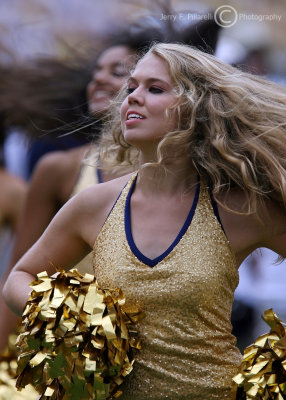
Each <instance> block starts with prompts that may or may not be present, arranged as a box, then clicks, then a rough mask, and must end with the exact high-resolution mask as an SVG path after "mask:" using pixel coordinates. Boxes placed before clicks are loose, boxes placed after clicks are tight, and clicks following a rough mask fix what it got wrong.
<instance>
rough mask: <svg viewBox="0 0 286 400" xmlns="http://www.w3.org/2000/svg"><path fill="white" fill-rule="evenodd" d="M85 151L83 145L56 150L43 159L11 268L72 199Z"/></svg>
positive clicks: (33, 180)
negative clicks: (71, 195)
mask: <svg viewBox="0 0 286 400" xmlns="http://www.w3.org/2000/svg"><path fill="white" fill-rule="evenodd" d="M83 154H84V152H83V150H82V148H80V149H76V150H70V151H65V152H63V151H61V152H53V153H50V154H47V155H46V156H44V157H43V158H42V159H41V160H40V161H39V164H38V165H37V167H36V169H35V171H34V174H33V176H32V179H31V181H30V183H29V190H28V193H27V198H26V201H25V204H24V208H23V211H22V214H21V218H20V221H19V226H18V229H17V235H16V238H15V243H14V246H13V252H12V255H11V262H10V268H11V266H13V265H14V264H15V263H16V262H17V261H18V260H19V258H20V257H21V256H22V255H23V254H24V253H25V252H26V251H27V250H28V249H29V248H30V247H31V246H32V245H33V244H34V243H35V242H36V240H37V239H38V238H39V237H40V236H41V234H42V233H43V232H44V230H45V229H46V227H47V226H48V224H49V223H50V221H51V220H52V218H53V217H54V216H55V214H56V213H57V211H58V210H59V209H60V207H62V206H63V204H64V203H65V202H66V201H68V200H69V196H70V194H71V191H72V188H73V185H74V183H75V181H76V179H77V176H78V173H79V170H80V160H81V158H82V156H83ZM78 155H80V157H79V156H78Z"/></svg>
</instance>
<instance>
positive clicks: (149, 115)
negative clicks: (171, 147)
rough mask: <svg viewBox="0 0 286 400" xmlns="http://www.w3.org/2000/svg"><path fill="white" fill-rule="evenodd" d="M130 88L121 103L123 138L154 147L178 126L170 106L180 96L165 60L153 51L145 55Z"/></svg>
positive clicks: (130, 82)
mask: <svg viewBox="0 0 286 400" xmlns="http://www.w3.org/2000/svg"><path fill="white" fill-rule="evenodd" d="M127 91H128V96H127V97H126V99H125V100H124V102H123V103H122V106H121V125H122V132H123V135H124V139H125V140H126V142H128V143H129V144H132V145H134V146H136V147H138V148H141V149H143V148H144V147H146V146H153V147H154V144H157V143H158V142H159V141H160V140H161V139H162V137H163V136H164V135H165V134H166V133H167V132H169V131H171V130H173V129H175V128H176V126H177V117H176V115H177V114H176V111H175V110H174V109H172V108H171V107H172V106H173V105H174V103H175V102H176V99H177V97H176V95H175V93H174V86H173V83H172V80H171V77H170V74H169V70H168V67H167V64H166V63H165V61H164V60H162V59H161V58H160V57H158V56H156V55H154V54H148V55H147V56H145V57H144V58H143V59H142V60H141V61H140V62H139V63H138V64H137V66H136V68H135V70H134V73H133V74H132V76H131V77H130V78H129V80H128V89H127ZM147 148H148V147H147Z"/></svg>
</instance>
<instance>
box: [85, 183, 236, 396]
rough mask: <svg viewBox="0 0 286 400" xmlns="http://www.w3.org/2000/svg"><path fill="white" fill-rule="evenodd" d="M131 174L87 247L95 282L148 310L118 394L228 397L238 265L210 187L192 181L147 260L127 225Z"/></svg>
mask: <svg viewBox="0 0 286 400" xmlns="http://www.w3.org/2000/svg"><path fill="white" fill-rule="evenodd" d="M135 182H136V179H134V178H133V179H131V180H130V181H129V182H128V184H127V185H126V186H125V188H124V189H123V191H122V193H121V196H120V197H119V199H118V200H117V202H116V204H115V205H114V207H113V209H112V211H111V213H110V214H109V216H108V218H107V219H106V221H105V224H104V226H103V228H102V230H101V232H100V234H99V235H98V237H97V239H96V241H95V244H94V249H93V253H94V256H93V257H94V259H93V263H94V273H95V276H96V278H97V279H98V282H99V284H100V285H101V286H102V287H120V288H121V289H122V290H123V292H124V293H125V296H126V301H127V304H128V303H130V304H132V303H133V304H134V303H137V304H138V305H140V306H141V307H142V308H143V309H144V311H145V313H146V317H145V318H144V319H143V320H142V321H141V322H140V323H139V326H138V329H139V334H140V336H141V338H142V347H143V349H142V350H141V351H140V352H139V353H138V354H137V355H136V361H135V363H134V370H133V371H132V373H131V375H130V376H128V377H127V378H126V381H125V382H124V383H123V384H122V390H123V393H124V394H123V396H122V400H135V399H136V400H143V399H144V400H147V399H148V400H150V399H154V400H155V399H156V400H161V399H172V400H176V399H178V400H184V399H188V400H214V399H215V400H223V399H228V400H230V399H232V395H233V394H232V388H233V383H232V377H233V376H234V375H235V373H236V371H237V367H238V365H239V363H240V361H241V355H240V352H239V350H238V349H237V348H236V346H235V342H236V339H235V338H234V337H233V335H232V334H231V329H232V327H231V323H230V315H231V308H232V302H233V293H234V290H235V288H236V286H237V284H238V272H237V268H236V263H235V257H234V253H233V251H232V249H231V247H230V245H229V242H228V240H227V239H226V236H225V234H224V232H223V229H222V227H221V225H220V223H219V221H218V218H217V217H216V216H215V213H214V208H213V204H212V201H211V199H210V195H209V191H208V188H207V187H206V186H205V185H203V184H201V185H198V187H197V191H196V196H195V199H194V202H193V205H192V207H191V210H190V213H189V215H188V217H187V220H186V223H185V224H184V226H183V228H182V230H181V232H180V234H179V235H178V237H177V238H176V240H175V241H174V243H173V244H172V246H170V248H169V249H168V250H167V251H166V252H164V254H162V256H160V257H158V258H157V259H155V260H149V259H148V258H147V257H145V256H144V255H143V254H141V253H140V251H139V249H137V247H136V245H135V243H134V242H133V239H132V233H131V228H130V214H129V213H130V209H129V207H130V197H131V195H132V191H133V188H134V185H135V184H136V183H135Z"/></svg>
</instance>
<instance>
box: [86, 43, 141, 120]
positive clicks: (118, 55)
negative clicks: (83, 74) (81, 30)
mask: <svg viewBox="0 0 286 400" xmlns="http://www.w3.org/2000/svg"><path fill="white" fill-rule="evenodd" d="M133 63H134V52H132V51H131V50H130V49H129V48H128V47H127V46H114V47H110V48H109V49H107V50H105V51H104V52H103V53H102V54H101V55H100V57H99V58H98V60H97V65H96V67H95V69H94V73H93V78H92V81H91V82H90V83H89V84H88V87H87V98H88V107H89V112H90V113H91V114H102V113H104V112H106V111H107V109H108V107H109V104H110V101H111V100H112V99H113V98H114V96H115V95H116V94H117V93H118V91H119V90H120V89H121V87H122V86H123V84H124V83H125V82H126V78H127V76H128V74H129V70H130V68H131V67H132V66H133Z"/></svg>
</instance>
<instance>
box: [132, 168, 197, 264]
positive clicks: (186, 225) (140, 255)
mask: <svg viewBox="0 0 286 400" xmlns="http://www.w3.org/2000/svg"><path fill="white" fill-rule="evenodd" d="M136 180H137V176H136V177H135V179H134V181H133V182H132V185H131V187H130V189H129V192H128V194H127V197H126V202H125V211H124V216H125V218H124V226H125V235H126V239H127V242H128V245H129V247H130V250H131V251H132V253H133V254H134V255H135V256H136V257H137V258H138V260H140V261H141V262H142V263H143V264H146V265H147V266H149V267H155V265H157V264H158V263H159V262H161V261H163V260H164V258H166V257H167V256H168V255H169V254H170V253H171V251H172V250H173V249H174V248H175V247H176V245H177V244H178V243H179V241H180V240H181V239H182V237H183V236H184V234H185V233H186V231H187V229H188V228H189V226H190V224H191V222H192V219H193V216H194V214H195V211H196V207H197V204H198V199H199V194H200V182H198V183H197V186H196V192H195V197H194V200H193V204H192V206H191V208H190V211H189V213H188V215H187V218H186V220H185V222H184V224H183V226H182V228H181V230H180V232H179V233H178V235H177V236H176V238H175V239H174V240H173V242H172V243H171V245H170V246H169V247H168V248H167V250H165V251H164V252H163V253H162V254H161V255H159V256H158V257H156V258H153V259H151V258H149V257H147V256H145V255H144V254H143V253H142V252H141V251H140V250H139V249H138V247H137V246H136V244H135V242H134V239H133V235H132V230H131V212H130V201H131V196H132V193H133V191H134V189H135V185H136Z"/></svg>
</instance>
